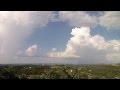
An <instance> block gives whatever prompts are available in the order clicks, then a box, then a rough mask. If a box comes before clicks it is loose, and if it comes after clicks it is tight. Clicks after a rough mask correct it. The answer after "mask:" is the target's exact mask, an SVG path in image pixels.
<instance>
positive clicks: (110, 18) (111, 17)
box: [99, 11, 120, 30]
mask: <svg viewBox="0 0 120 90" xmlns="http://www.w3.org/2000/svg"><path fill="white" fill-rule="evenodd" d="M99 23H100V25H101V26H103V27H106V28H107V29H108V30H109V29H114V30H119V29H120V11H106V12H104V13H103V15H102V16H100V17H99Z"/></svg>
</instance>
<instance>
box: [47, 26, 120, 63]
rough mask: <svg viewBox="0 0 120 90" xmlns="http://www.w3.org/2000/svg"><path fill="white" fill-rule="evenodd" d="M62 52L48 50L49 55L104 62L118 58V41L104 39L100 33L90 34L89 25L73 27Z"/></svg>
mask: <svg viewBox="0 0 120 90" xmlns="http://www.w3.org/2000/svg"><path fill="white" fill-rule="evenodd" d="M71 35H72V37H71V38H70V40H69V41H68V43H67V45H66V49H65V51H63V52H52V53H51V52H50V53H48V56H49V57H59V58H77V59H79V60H80V61H83V62H84V61H85V62H86V63H90V62H91V63H103V62H104V63H106V62H107V61H109V60H111V61H113V62H116V61H118V60H119V54H120V41H118V40H111V41H106V40H105V39H104V37H102V36H100V35H95V36H91V35H90V28H89V27H81V28H74V29H72V32H71Z"/></svg>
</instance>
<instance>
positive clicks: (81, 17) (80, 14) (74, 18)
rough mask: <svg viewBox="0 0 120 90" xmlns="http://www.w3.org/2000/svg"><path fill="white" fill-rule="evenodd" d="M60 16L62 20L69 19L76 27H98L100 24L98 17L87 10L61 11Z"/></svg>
mask: <svg viewBox="0 0 120 90" xmlns="http://www.w3.org/2000/svg"><path fill="white" fill-rule="evenodd" d="M58 18H59V20H61V21H67V22H68V23H69V24H70V25H71V26H74V27H79V26H84V27H96V26H97V24H98V21H97V19H98V18H97V17H96V16H91V15H89V14H88V13H86V12H85V11H60V12H59V16H58Z"/></svg>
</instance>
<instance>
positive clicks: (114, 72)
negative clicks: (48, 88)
mask: <svg viewBox="0 0 120 90" xmlns="http://www.w3.org/2000/svg"><path fill="white" fill-rule="evenodd" d="M0 79H120V64H109V65H104V64H99V65H44V64H40V65H31V64H27V65H14V64H13V65H0Z"/></svg>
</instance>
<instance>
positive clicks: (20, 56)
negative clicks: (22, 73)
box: [0, 11, 120, 64]
mask: <svg viewBox="0 0 120 90" xmlns="http://www.w3.org/2000/svg"><path fill="white" fill-rule="evenodd" d="M11 63H12V64H13V63H17V64H18V63H58V64H59V63H61V64H99V63H106V64H107V63H120V12H119V11H0V64H11Z"/></svg>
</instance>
